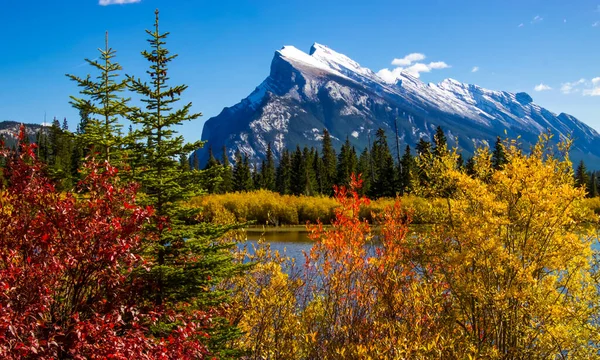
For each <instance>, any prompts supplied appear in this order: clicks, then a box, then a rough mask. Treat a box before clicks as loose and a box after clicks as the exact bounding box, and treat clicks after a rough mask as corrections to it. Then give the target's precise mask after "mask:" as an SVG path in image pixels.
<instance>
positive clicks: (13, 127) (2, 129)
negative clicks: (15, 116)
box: [0, 121, 42, 147]
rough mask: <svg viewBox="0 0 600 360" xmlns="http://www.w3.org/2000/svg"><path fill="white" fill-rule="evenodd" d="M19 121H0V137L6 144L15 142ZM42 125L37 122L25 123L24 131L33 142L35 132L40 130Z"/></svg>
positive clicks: (10, 144)
mask: <svg viewBox="0 0 600 360" xmlns="http://www.w3.org/2000/svg"><path fill="white" fill-rule="evenodd" d="M20 127H21V123H20V122H17V121H0V139H2V140H3V141H4V143H5V145H6V146H9V147H10V146H13V145H15V144H16V143H17V135H18V134H19V128H20ZM41 128H42V125H38V124H25V132H26V133H27V136H28V137H29V141H31V142H34V141H35V138H36V134H37V133H38V132H39V131H40V129H41Z"/></svg>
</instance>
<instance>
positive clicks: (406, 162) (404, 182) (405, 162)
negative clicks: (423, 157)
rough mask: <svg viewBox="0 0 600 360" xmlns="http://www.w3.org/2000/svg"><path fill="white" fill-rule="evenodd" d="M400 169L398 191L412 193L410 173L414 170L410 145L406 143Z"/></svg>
mask: <svg viewBox="0 0 600 360" xmlns="http://www.w3.org/2000/svg"><path fill="white" fill-rule="evenodd" d="M400 163H401V165H402V166H401V171H400V192H401V193H402V194H411V193H412V174H413V173H414V171H415V166H414V158H413V156H412V154H411V153H410V145H406V149H405V150H404V154H403V155H402V159H401V160H400Z"/></svg>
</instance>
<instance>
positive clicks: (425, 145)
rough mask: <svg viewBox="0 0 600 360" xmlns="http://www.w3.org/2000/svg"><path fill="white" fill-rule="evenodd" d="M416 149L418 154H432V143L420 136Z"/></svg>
mask: <svg viewBox="0 0 600 360" xmlns="http://www.w3.org/2000/svg"><path fill="white" fill-rule="evenodd" d="M415 150H416V151H417V155H423V156H428V155H429V154H431V143H430V142H429V141H427V140H425V139H423V138H420V139H419V142H418V143H417V146H416V147H415Z"/></svg>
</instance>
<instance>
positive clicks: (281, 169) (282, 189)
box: [275, 149, 292, 195]
mask: <svg viewBox="0 0 600 360" xmlns="http://www.w3.org/2000/svg"><path fill="white" fill-rule="evenodd" d="M275 183H276V187H277V192H279V193H280V194H282V195H288V194H291V193H292V190H291V189H292V157H291V156H290V152H289V151H288V150H287V149H284V150H283V152H282V153H281V159H280V160H279V166H277V170H276V172H275Z"/></svg>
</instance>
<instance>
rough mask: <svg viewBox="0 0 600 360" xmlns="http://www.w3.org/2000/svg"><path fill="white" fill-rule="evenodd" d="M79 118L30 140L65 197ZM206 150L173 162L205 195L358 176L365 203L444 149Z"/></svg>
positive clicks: (74, 168)
mask: <svg viewBox="0 0 600 360" xmlns="http://www.w3.org/2000/svg"><path fill="white" fill-rule="evenodd" d="M81 115H82V116H81V120H80V122H79V123H78V124H77V127H76V130H75V131H74V132H71V131H69V126H68V123H67V120H66V119H64V120H63V121H62V124H61V122H60V121H59V120H58V119H56V118H55V119H54V120H53V121H52V123H51V125H50V126H49V127H46V128H42V129H41V130H40V131H39V132H38V133H37V134H36V140H35V142H36V144H37V150H36V153H37V156H38V158H39V159H40V160H41V161H43V162H44V163H45V164H46V165H47V169H48V171H49V173H50V175H51V177H52V178H53V179H54V180H55V181H57V182H58V183H59V184H60V185H61V187H62V188H64V189H68V188H70V187H72V186H73V185H74V184H76V183H77V181H79V180H80V175H79V174H80V168H81V166H82V163H83V159H84V157H85V156H86V155H87V154H89V149H90V148H89V147H88V146H89V143H86V141H85V138H86V137H87V136H88V135H86V128H87V127H88V122H89V116H88V115H86V114H85V113H84V112H82V114H81ZM132 134H133V129H132V127H131V126H130V128H129V131H128V134H127V136H123V135H121V134H117V135H118V136H115V137H114V138H115V139H119V138H120V139H122V140H121V141H120V143H119V144H118V146H119V148H120V151H129V152H130V153H131V152H132V151H135V148H134V146H131V144H130V143H128V141H127V139H128V138H131V136H132ZM207 146H208V153H209V154H208V161H207V163H206V165H205V166H203V167H201V166H200V164H199V162H198V157H197V155H196V153H195V152H194V153H193V155H192V156H191V159H189V161H188V159H187V157H186V156H185V155H181V156H180V157H179V159H178V161H179V164H180V166H181V169H182V170H184V171H192V170H194V169H201V168H202V170H204V172H203V173H202V176H201V178H202V180H201V182H202V183H203V184H204V185H205V188H206V190H207V192H209V193H212V194H224V193H230V192H236V191H240V192H243V191H252V190H269V191H273V192H278V193H280V194H281V195H296V196H299V195H304V196H317V195H326V196H332V195H333V187H334V185H336V186H347V185H348V184H349V183H350V177H351V174H362V177H363V182H364V184H363V187H362V189H361V190H360V192H361V194H363V195H366V196H368V197H370V198H381V197H395V196H396V195H409V194H413V193H414V191H413V187H414V185H415V181H416V182H417V183H419V184H421V185H423V184H425V183H426V181H427V179H425V178H423V176H422V174H419V171H418V169H417V168H416V166H415V161H416V158H417V157H421V158H429V157H438V158H439V157H440V156H441V155H442V154H441V150H440V149H443V148H445V149H447V147H448V145H447V139H446V136H445V134H444V131H443V129H442V128H441V127H439V126H438V127H437V129H436V132H435V134H434V136H433V142H430V141H427V140H425V139H424V138H421V139H420V140H419V142H418V143H417V145H416V146H415V149H414V151H413V149H411V147H410V145H406V147H405V149H404V151H403V152H402V153H400V151H398V149H396V151H392V150H391V149H390V147H389V146H388V141H387V138H386V134H385V131H384V130H383V129H378V130H377V132H376V135H375V139H374V142H373V145H372V146H371V148H368V147H367V148H365V149H363V151H361V152H360V154H359V153H358V152H357V150H356V148H355V147H354V146H352V145H351V144H350V141H349V139H348V138H347V139H346V141H345V142H344V143H343V144H342V147H341V149H340V151H339V153H338V152H336V150H335V148H334V147H333V145H332V137H331V135H330V133H329V132H328V131H327V129H323V138H322V140H321V148H320V149H316V148H314V147H311V148H308V147H306V146H305V147H303V148H301V147H300V145H297V146H296V149H295V150H293V151H290V150H288V149H284V150H283V151H282V152H281V158H280V160H279V161H276V159H275V156H274V152H273V149H272V146H271V143H268V145H267V150H266V155H265V159H264V160H262V161H261V162H260V163H259V162H252V160H250V158H249V157H248V156H247V155H246V154H242V153H241V152H240V151H236V152H235V154H234V158H233V164H232V163H231V162H230V160H229V156H228V151H227V148H226V147H224V146H223V147H222V148H221V153H220V154H219V155H217V156H215V154H214V152H213V148H212V145H210V144H209V145H207ZM445 151H448V150H445ZM490 151H491V155H492V161H493V165H494V168H495V169H501V168H502V165H503V164H505V163H506V155H505V151H504V145H503V143H502V140H501V139H500V137H498V138H497V139H496V142H495V143H494V147H493V148H492V149H490ZM457 165H458V167H459V168H461V169H465V171H467V173H469V174H473V160H472V158H468V159H467V160H466V161H464V159H463V157H462V156H459V157H458V160H457ZM0 166H1V164H0ZM574 177H575V183H576V185H577V186H579V187H584V188H585V189H586V193H587V194H588V197H592V198H594V197H597V196H598V195H599V194H598V176H597V173H596V171H589V170H588V169H587V166H586V164H585V163H584V162H583V160H581V161H580V162H579V163H578V164H577V166H576V168H575V169H574Z"/></svg>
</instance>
